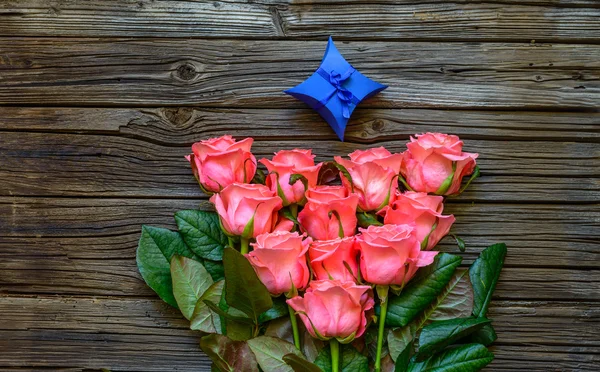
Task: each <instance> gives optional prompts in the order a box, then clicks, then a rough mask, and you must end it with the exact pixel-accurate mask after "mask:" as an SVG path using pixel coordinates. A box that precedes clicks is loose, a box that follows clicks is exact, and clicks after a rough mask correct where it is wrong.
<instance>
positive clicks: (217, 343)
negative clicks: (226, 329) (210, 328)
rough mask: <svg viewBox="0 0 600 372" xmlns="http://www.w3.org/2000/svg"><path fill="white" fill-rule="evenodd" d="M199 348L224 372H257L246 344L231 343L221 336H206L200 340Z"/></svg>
mask: <svg viewBox="0 0 600 372" xmlns="http://www.w3.org/2000/svg"><path fill="white" fill-rule="evenodd" d="M200 348H201V349H202V351H204V352H205V353H206V355H208V357H209V358H210V359H211V360H212V361H213V363H214V365H215V366H216V367H217V368H218V369H219V370H221V371H224V372H238V371H248V372H258V366H257V364H256V357H255V356H254V354H253V353H252V351H251V350H250V348H249V347H248V344H247V343H246V342H240V341H233V340H230V339H229V338H228V337H226V336H222V335H216V334H212V335H208V336H204V337H202V338H201V339H200Z"/></svg>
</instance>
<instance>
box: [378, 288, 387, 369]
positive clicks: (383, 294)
mask: <svg viewBox="0 0 600 372" xmlns="http://www.w3.org/2000/svg"><path fill="white" fill-rule="evenodd" d="M388 292H389V287H388V286H386V287H383V288H381V290H380V291H377V294H378V295H379V299H380V300H381V314H380V316H379V320H378V322H379V332H378V333H377V355H376V356H375V372H381V350H382V349H383V332H384V330H385V317H386V315H387V307H388V302H389V300H388V296H387V295H388Z"/></svg>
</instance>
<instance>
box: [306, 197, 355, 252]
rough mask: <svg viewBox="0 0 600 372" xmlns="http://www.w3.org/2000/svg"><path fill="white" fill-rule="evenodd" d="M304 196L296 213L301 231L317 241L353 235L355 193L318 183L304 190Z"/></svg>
mask: <svg viewBox="0 0 600 372" xmlns="http://www.w3.org/2000/svg"><path fill="white" fill-rule="evenodd" d="M306 199H307V200H308V202H307V203H306V205H305V206H304V208H303V209H302V211H301V212H300V213H299V214H298V222H299V223H300V228H301V229H302V231H305V232H306V233H307V234H308V235H309V236H311V237H312V238H313V239H318V240H330V239H336V238H339V237H340V236H352V235H354V230H356V223H357V219H356V207H357V205H358V196H356V195H354V194H349V193H348V191H347V190H346V189H345V188H344V187H342V186H317V187H314V188H312V189H309V190H308V191H307V192H306Z"/></svg>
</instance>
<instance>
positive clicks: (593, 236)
mask: <svg viewBox="0 0 600 372" xmlns="http://www.w3.org/2000/svg"><path fill="white" fill-rule="evenodd" d="M191 208H202V209H208V208H210V206H209V203H208V202H206V201H199V200H179V199H170V200H155V199H150V200H143V199H142V200H140V199H90V198H86V199H72V198H68V199H63V198H50V199H43V198H0V271H1V272H2V273H3V274H2V276H0V292H2V293H13V294H15V293H46V294H52V293H54V294H61V295H73V294H76V295H87V294H93V295H118V296H132V295H135V296H153V295H154V294H153V292H152V291H151V290H150V289H149V288H148V287H147V286H146V285H145V284H144V282H143V280H142V279H141V277H140V276H139V273H138V271H137V267H136V265H135V250H136V247H137V241H138V239H139V233H140V227H141V225H142V224H148V225H155V226H163V227H168V228H175V225H174V220H173V214H174V212H176V211H178V210H181V209H191ZM447 213H454V214H455V216H456V218H457V222H456V224H455V226H454V227H453V231H454V232H455V233H456V234H458V235H459V236H461V237H462V238H463V239H464V240H465V241H466V244H467V247H468V249H467V253H465V254H464V256H465V261H464V262H465V264H469V263H470V262H472V261H473V259H474V258H475V257H476V255H477V254H479V252H480V251H481V249H483V248H485V247H487V246H488V245H491V244H493V243H496V242H498V241H505V242H506V244H507V245H508V246H509V254H508V256H507V261H506V266H507V267H506V269H505V270H504V271H503V274H502V277H501V280H500V284H499V287H498V290H497V292H496V298H499V299H528V300H534V299H541V300H551V299H569V300H598V301H600V266H599V264H598V262H600V260H599V258H600V257H599V254H600V250H599V249H598V248H599V242H600V237H599V236H598V231H600V229H599V228H598V227H599V224H600V210H599V209H598V208H597V206H594V205H581V206H564V205H556V206H547V205H527V204H520V205H496V204H488V205H486V204H475V205H469V204H466V205H465V204H451V205H449V206H448V207H447ZM440 249H441V250H443V251H449V252H453V253H458V251H457V248H456V246H455V244H454V243H453V242H452V241H451V239H450V238H446V239H445V240H444V241H443V244H442V245H441V247H440Z"/></svg>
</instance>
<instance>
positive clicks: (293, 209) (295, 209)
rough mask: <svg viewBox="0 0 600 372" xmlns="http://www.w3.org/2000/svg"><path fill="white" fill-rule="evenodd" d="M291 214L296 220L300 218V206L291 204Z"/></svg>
mask: <svg viewBox="0 0 600 372" xmlns="http://www.w3.org/2000/svg"><path fill="white" fill-rule="evenodd" d="M290 212H291V213H292V216H294V218H298V204H296V203H294V204H290Z"/></svg>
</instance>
